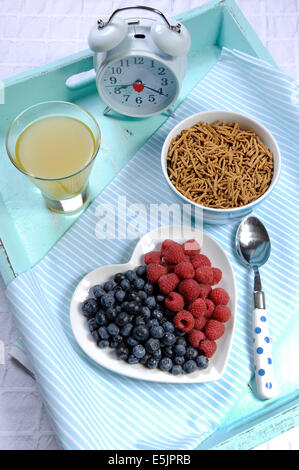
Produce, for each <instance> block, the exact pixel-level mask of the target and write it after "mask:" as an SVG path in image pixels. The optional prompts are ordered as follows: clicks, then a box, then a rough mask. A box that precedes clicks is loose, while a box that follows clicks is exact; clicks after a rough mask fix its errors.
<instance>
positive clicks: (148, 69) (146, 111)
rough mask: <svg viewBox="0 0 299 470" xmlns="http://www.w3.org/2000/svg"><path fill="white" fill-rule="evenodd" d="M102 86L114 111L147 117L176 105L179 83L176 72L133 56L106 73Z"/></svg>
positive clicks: (111, 65) (148, 58)
mask: <svg viewBox="0 0 299 470" xmlns="http://www.w3.org/2000/svg"><path fill="white" fill-rule="evenodd" d="M99 87H100V94H101V96H102V98H103V99H104V101H105V102H106V103H107V104H108V105H109V106H110V107H111V108H113V109H115V110H116V111H118V112H120V113H123V114H127V115H129V116H147V115H151V114H155V113H158V112H160V111H162V110H163V109H165V108H167V107H168V106H169V105H170V104H171V103H172V102H173V100H174V98H175V97H176V94H177V91H178V82H177V79H176V77H175V75H174V74H173V72H172V71H171V70H170V69H169V68H168V67H167V66H166V65H165V64H162V63H161V62H159V61H158V60H156V59H152V58H150V57H143V56H129V57H126V58H124V59H121V60H117V61H115V62H112V63H110V64H109V66H107V67H106V68H105V69H104V70H103V72H102V73H101V76H100V83H99Z"/></svg>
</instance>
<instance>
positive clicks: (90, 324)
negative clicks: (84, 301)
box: [87, 318, 98, 333]
mask: <svg viewBox="0 0 299 470" xmlns="http://www.w3.org/2000/svg"><path fill="white" fill-rule="evenodd" d="M87 324H88V328H89V331H90V332H91V333H92V332H93V331H94V330H96V329H97V328H98V325H97V323H96V320H95V318H90V319H89V320H88V322H87Z"/></svg>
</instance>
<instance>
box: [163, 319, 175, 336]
mask: <svg viewBox="0 0 299 470" xmlns="http://www.w3.org/2000/svg"><path fill="white" fill-rule="evenodd" d="M163 328H164V330H165V331H166V332H167V333H173V332H174V324H173V323H171V322H170V321H166V322H165V323H163Z"/></svg>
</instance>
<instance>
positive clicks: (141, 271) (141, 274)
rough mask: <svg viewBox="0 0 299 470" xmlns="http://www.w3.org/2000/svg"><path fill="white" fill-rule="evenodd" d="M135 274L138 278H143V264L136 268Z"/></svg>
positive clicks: (144, 269)
mask: <svg viewBox="0 0 299 470" xmlns="http://www.w3.org/2000/svg"><path fill="white" fill-rule="evenodd" d="M136 274H137V276H139V277H143V276H145V275H146V266H145V265H144V264H143V265H142V266H138V268H137V269H136Z"/></svg>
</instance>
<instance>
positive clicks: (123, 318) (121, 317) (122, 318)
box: [115, 312, 130, 326]
mask: <svg viewBox="0 0 299 470" xmlns="http://www.w3.org/2000/svg"><path fill="white" fill-rule="evenodd" d="M129 320H130V317H129V315H128V314H127V312H120V313H119V314H118V315H117V317H116V319H115V323H116V324H117V325H118V326H124V325H125V324H126V323H129Z"/></svg>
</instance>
